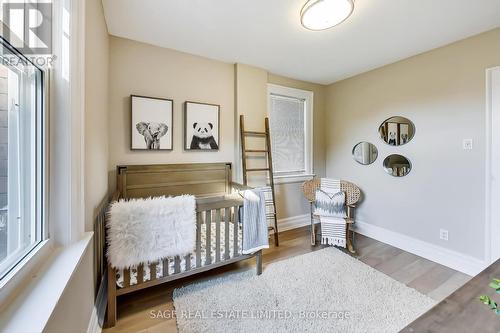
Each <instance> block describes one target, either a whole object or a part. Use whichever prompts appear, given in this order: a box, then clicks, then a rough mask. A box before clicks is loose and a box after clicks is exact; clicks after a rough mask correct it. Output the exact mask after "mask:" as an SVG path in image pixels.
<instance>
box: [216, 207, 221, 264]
mask: <svg viewBox="0 0 500 333" xmlns="http://www.w3.org/2000/svg"><path fill="white" fill-rule="evenodd" d="M220 222H221V210H220V209H217V211H216V213H215V223H216V224H215V262H219V261H220Z"/></svg>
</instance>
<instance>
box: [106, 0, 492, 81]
mask: <svg viewBox="0 0 500 333" xmlns="http://www.w3.org/2000/svg"><path fill="white" fill-rule="evenodd" d="M305 2H306V0H103V5H104V12H105V16H106V22H107V25H108V30H109V33H110V34H112V35H115V36H119V37H124V38H129V39H133V40H137V41H141V42H145V43H150V44H153V45H158V46H162V47H166V48H171V49H175V50H179V51H184V52H188V53H192V54H196V55H201V56H205V57H209V58H213V59H218V60H222V61H225V62H230V63H236V62H239V63H244V64H248V65H254V66H257V67H261V68H264V69H266V70H268V71H270V72H272V73H276V74H280V75H285V76H289V77H292V78H295V79H301V80H306V81H311V82H317V83H323V84H328V83H332V82H335V81H338V80H341V79H344V78H347V77H350V76H353V75H356V74H359V73H362V72H366V71H368V70H371V69H374V68H377V67H380V66H383V65H386V64H390V63H393V62H395V61H398V60H401V59H404V58H407V57H410V56H413V55H416V54H419V53H422V52H425V51H428V50H431V49H434V48H437V47H439V46H442V45H446V44H449V43H451V42H454V41H457V40H460V39H463V38H465V37H468V36H472V35H475V34H478V33H480V32H483V31H487V30H490V29H493V28H495V27H498V26H500V0H356V1H355V9H354V13H353V15H352V16H351V17H350V18H349V19H348V20H347V21H346V22H344V23H343V24H341V25H339V26H337V27H334V28H332V29H329V30H325V31H309V30H306V29H304V28H303V27H302V26H301V25H300V17H299V12H300V9H301V7H302V6H303V4H304V3H305Z"/></svg>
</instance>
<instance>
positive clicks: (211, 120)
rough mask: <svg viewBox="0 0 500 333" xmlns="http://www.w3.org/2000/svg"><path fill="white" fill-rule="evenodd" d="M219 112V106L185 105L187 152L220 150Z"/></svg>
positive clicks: (189, 103) (194, 103) (185, 145)
mask: <svg viewBox="0 0 500 333" xmlns="http://www.w3.org/2000/svg"><path fill="white" fill-rule="evenodd" d="M219 112H220V106H219V105H215V104H205V103H197V102H186V103H185V106H184V125H185V128H184V133H185V140H184V141H185V144H184V148H185V149H186V150H212V151H217V150H219Z"/></svg>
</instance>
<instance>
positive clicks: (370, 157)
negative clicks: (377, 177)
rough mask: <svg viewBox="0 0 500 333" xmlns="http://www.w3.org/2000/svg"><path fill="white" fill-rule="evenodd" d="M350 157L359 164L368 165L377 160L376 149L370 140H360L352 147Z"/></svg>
mask: <svg viewBox="0 0 500 333" xmlns="http://www.w3.org/2000/svg"><path fill="white" fill-rule="evenodd" d="M352 157H353V158H354V160H355V161H356V162H358V163H359V164H362V165H369V164H372V163H373V162H375V161H376V160H377V157H378V150H377V147H375V145H374V144H372V143H370V142H360V143H358V144H357V145H355V146H354V148H352Z"/></svg>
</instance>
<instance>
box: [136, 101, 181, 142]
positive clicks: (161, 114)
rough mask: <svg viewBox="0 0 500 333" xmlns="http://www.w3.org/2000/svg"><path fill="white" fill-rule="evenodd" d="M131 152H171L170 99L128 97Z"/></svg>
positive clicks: (171, 107) (171, 102)
mask: <svg viewBox="0 0 500 333" xmlns="http://www.w3.org/2000/svg"><path fill="white" fill-rule="evenodd" d="M130 99H131V105H132V140H131V143H132V144H131V149H132V150H172V148H173V146H172V141H173V139H172V138H173V136H172V123H173V122H172V120H173V119H172V118H173V105H174V102H173V101H172V100H171V99H165V98H155V97H145V96H137V95H132V96H130Z"/></svg>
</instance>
